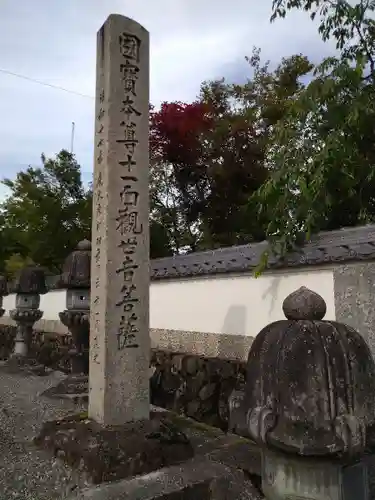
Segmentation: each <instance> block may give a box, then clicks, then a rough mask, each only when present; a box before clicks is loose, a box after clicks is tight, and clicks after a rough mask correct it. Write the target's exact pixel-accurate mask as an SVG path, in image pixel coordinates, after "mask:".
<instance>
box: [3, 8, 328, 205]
mask: <svg viewBox="0 0 375 500" xmlns="http://www.w3.org/2000/svg"><path fill="white" fill-rule="evenodd" d="M271 4H272V0H231V1H228V0H132V1H130V0H105V1H104V0H0V32H1V38H0V70H6V71H10V72H14V73H18V74H22V75H24V76H26V77H30V78H33V79H37V80H40V81H43V82H46V83H49V84H52V85H57V86H61V87H64V88H66V89H70V90H72V91H75V92H78V93H81V94H84V95H87V96H88V97H82V96H77V95H73V94H69V93H66V92H63V91H59V90H56V89H53V88H48V87H46V86H42V85H38V84H35V83H32V82H30V81H27V80H23V79H21V78H16V77H14V76H11V75H8V74H4V73H2V72H1V71H0V109H1V115H2V120H1V123H0V134H1V148H0V178H3V177H4V176H8V177H13V176H14V175H15V174H16V173H17V172H18V171H20V170H22V169H23V168H25V167H27V166H28V165H29V164H32V165H39V164H40V154H41V153H42V152H44V153H45V154H46V155H47V156H49V155H53V154H56V153H57V152H58V151H60V150H61V149H62V148H67V149H69V147H70V136H71V123H72V122H73V121H74V122H75V124H76V133H75V145H74V151H75V153H76V155H77V159H78V161H79V163H80V164H81V165H82V170H83V172H84V176H85V180H86V181H88V180H90V179H91V172H92V157H93V153H92V150H93V124H94V100H93V97H94V87H95V47H96V32H97V30H98V29H99V28H100V26H101V25H102V24H103V22H104V21H105V19H106V18H107V16H108V15H109V14H110V13H118V14H123V15H126V16H128V17H132V18H133V19H135V20H136V21H138V22H140V23H141V24H143V25H144V27H145V28H146V29H148V30H149V32H150V39H151V101H152V103H154V104H156V105H158V104H159V103H160V102H162V101H173V100H181V101H189V100H193V99H194V97H195V96H196V95H197V93H198V91H199V86H200V83H201V82H202V81H203V80H206V79H211V78H215V77H223V76H224V77H226V78H228V79H229V80H233V81H234V80H237V81H241V80H244V79H245V78H246V76H247V75H249V72H248V67H247V65H246V63H245V62H244V57H245V56H246V55H250V54H251V51H252V47H253V46H254V45H256V46H258V47H261V48H262V53H263V56H264V57H265V58H266V59H270V60H271V61H272V62H273V63H275V64H276V63H277V62H279V60H280V59H281V57H283V56H289V55H292V54H294V53H300V52H302V53H304V54H307V55H309V56H310V57H312V58H313V59H315V60H320V59H321V57H322V56H323V55H324V53H326V52H327V48H326V47H325V46H324V45H323V44H322V42H321V41H320V39H319V36H318V34H317V30H316V26H314V24H313V23H312V22H311V21H310V20H309V17H308V15H306V14H304V13H301V14H299V13H297V14H293V15H291V16H290V17H289V19H287V20H279V21H277V22H276V23H274V24H272V25H271V24H270V23H269V16H270V11H271ZM1 194H3V191H0V196H1Z"/></svg>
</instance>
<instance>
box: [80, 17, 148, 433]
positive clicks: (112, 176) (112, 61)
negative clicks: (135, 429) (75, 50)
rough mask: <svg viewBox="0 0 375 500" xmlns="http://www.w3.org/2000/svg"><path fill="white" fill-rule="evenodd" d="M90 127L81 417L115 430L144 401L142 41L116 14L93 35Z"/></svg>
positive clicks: (138, 413) (140, 411)
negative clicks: (85, 405) (85, 400)
mask: <svg viewBox="0 0 375 500" xmlns="http://www.w3.org/2000/svg"><path fill="white" fill-rule="evenodd" d="M95 128H96V130H95V168H94V202H93V220H92V241H93V249H92V253H93V265H92V270H91V306H90V313H91V317H90V370H89V374H90V395H89V414H90V417H91V418H93V419H94V420H96V421H97V422H100V423H102V424H104V425H116V424H122V423H124V422H127V421H132V420H138V419H145V418H148V414H149V401H150V397H149V364H150V361H149V359H150V334H149V281H150V266H149V188H148V186H149V179H148V170H149V168H148V166H149V153H148V148H149V146H148V143H149V35H148V32H147V31H146V30H145V28H143V27H142V26H141V25H140V24H138V23H137V22H135V21H133V20H132V19H129V18H126V17H124V16H120V15H117V14H112V15H110V16H109V17H108V19H107V21H106V22H105V23H104V25H103V26H102V28H101V29H100V30H99V32H98V36H97V86H96V123H95ZM109 318H110V319H109ZM107 367H110V369H108V368H107Z"/></svg>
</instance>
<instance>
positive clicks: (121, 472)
mask: <svg viewBox="0 0 375 500" xmlns="http://www.w3.org/2000/svg"><path fill="white" fill-rule="evenodd" d="M35 443H36V444H37V445H38V446H41V447H43V448H46V449H50V450H52V451H53V453H54V454H55V455H56V456H58V457H59V458H61V459H63V460H64V461H65V462H67V463H68V464H69V465H71V466H72V467H74V468H76V469H78V470H79V472H80V474H84V475H85V476H86V477H87V478H88V481H90V482H92V483H94V484H97V483H101V482H105V481H115V480H119V479H123V478H126V477H132V476H136V475H139V474H147V473H149V472H152V471H155V470H157V469H160V468H162V467H165V466H167V465H172V464H176V463H180V462H183V461H186V460H187V459H189V458H191V457H192V456H193V454H194V452H193V448H192V446H191V444H190V442H189V440H188V439H187V437H186V435H185V434H184V433H183V432H182V431H180V430H179V429H178V427H176V425H175V424H174V423H173V422H172V421H171V420H170V419H168V417H166V416H165V415H164V414H163V413H160V412H154V413H152V414H151V419H150V420H140V421H137V422H134V423H128V424H125V425H123V426H116V427H101V426H100V425H98V424H97V423H96V422H94V421H92V420H90V419H88V416H87V414H83V415H76V416H72V417H70V418H66V419H64V420H62V421H54V422H47V423H46V424H45V425H44V427H43V429H42V431H41V433H40V435H39V436H38V437H37V438H36V440H35Z"/></svg>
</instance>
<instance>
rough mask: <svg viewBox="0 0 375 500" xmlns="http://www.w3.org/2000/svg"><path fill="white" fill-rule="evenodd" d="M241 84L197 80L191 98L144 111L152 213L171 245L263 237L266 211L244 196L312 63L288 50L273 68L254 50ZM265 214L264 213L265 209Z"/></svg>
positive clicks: (262, 175)
mask: <svg viewBox="0 0 375 500" xmlns="http://www.w3.org/2000/svg"><path fill="white" fill-rule="evenodd" d="M247 61H248V63H249V73H250V74H251V77H249V79H248V80H247V82H246V83H245V84H244V85H233V84H232V82H227V81H225V80H224V79H223V80H217V81H209V82H204V83H203V84H202V86H201V91H200V94H199V96H198V97H197V100H196V101H195V102H193V103H188V104H187V103H164V104H163V105H162V106H161V109H160V110H157V111H155V110H152V111H151V120H150V131H151V134H150V145H151V214H152V220H155V221H158V222H159V223H160V224H161V225H162V226H163V227H164V228H165V230H166V234H167V235H168V237H169V241H170V245H171V248H172V249H173V251H174V252H176V253H178V252H180V251H186V250H187V251H196V250H205V249H211V248H216V247H222V246H230V245H236V244H243V243H247V242H252V241H259V240H262V239H264V237H265V234H266V228H267V218H266V214H262V215H261V216H258V214H257V205H256V203H255V201H253V200H252V201H251V202H250V203H249V198H251V197H252V195H253V194H254V193H255V192H256V191H257V190H258V189H259V188H260V187H261V186H262V185H263V184H264V182H265V181H266V179H267V178H268V176H269V171H268V163H267V157H266V152H267V147H268V144H269V141H270V138H271V136H272V131H273V128H274V126H275V124H276V123H277V122H278V121H279V120H280V119H281V118H282V117H283V116H284V115H285V113H286V112H287V110H288V108H289V107H290V105H291V103H292V102H293V99H294V96H295V95H296V93H298V92H299V90H300V88H301V86H302V84H301V77H303V76H304V75H306V74H308V73H309V72H310V71H311V69H312V65H311V63H310V62H309V61H308V59H307V58H306V57H304V56H301V55H295V56H293V57H290V58H286V59H283V60H282V61H281V63H280V64H279V65H278V66H277V67H276V68H275V69H273V70H271V69H270V68H269V64H268V63H265V64H263V63H262V61H261V57H260V50H258V49H254V51H253V54H252V56H251V57H249V58H247ZM267 215H268V214H267Z"/></svg>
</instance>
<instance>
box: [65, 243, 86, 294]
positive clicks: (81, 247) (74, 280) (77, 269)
mask: <svg viewBox="0 0 375 500" xmlns="http://www.w3.org/2000/svg"><path fill="white" fill-rule="evenodd" d="M90 281H91V241H89V240H83V241H80V242H79V243H78V245H77V247H76V250H74V251H73V252H72V253H70V254H69V255H68V257H67V258H66V260H65V262H64V266H63V270H62V273H61V278H60V283H59V287H60V288H68V289H74V288H90Z"/></svg>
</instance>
